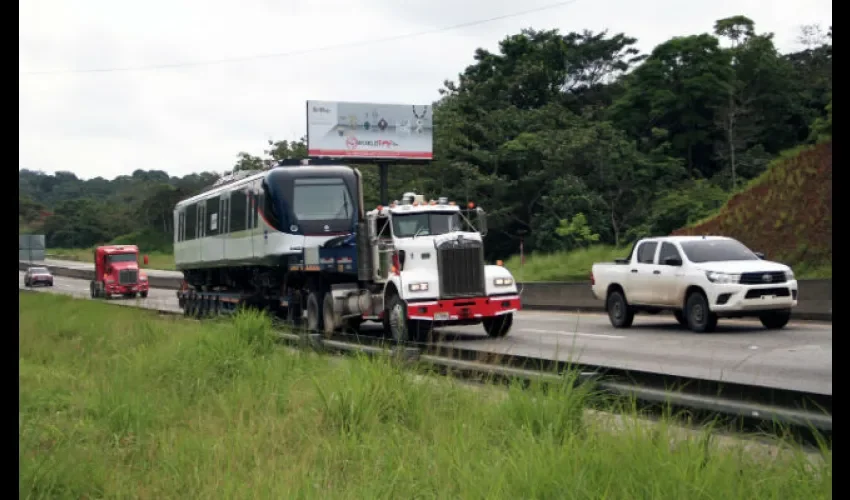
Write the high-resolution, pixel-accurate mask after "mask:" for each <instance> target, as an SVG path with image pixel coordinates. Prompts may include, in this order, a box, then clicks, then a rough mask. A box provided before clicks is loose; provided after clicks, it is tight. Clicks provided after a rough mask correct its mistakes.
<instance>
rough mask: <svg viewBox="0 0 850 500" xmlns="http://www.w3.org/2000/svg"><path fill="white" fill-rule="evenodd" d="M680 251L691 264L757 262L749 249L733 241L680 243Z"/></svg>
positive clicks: (756, 258) (755, 256) (756, 257)
mask: <svg viewBox="0 0 850 500" xmlns="http://www.w3.org/2000/svg"><path fill="white" fill-rule="evenodd" d="M682 250H684V251H685V255H687V256H688V260H690V261H691V262H697V263H699V262H723V261H730V260H759V258H758V256H757V255H756V254H754V253H753V252H752V251H750V249H749V248H747V247H746V246H744V245H743V244H742V243H740V242H738V241H735V240H700V241H685V242H682Z"/></svg>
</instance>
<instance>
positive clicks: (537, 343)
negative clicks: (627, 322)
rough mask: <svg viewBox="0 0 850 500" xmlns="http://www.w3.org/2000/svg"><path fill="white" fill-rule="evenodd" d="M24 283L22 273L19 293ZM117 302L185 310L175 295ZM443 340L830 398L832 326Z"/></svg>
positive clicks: (749, 324) (726, 324) (584, 328)
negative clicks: (824, 395)
mask: <svg viewBox="0 0 850 500" xmlns="http://www.w3.org/2000/svg"><path fill="white" fill-rule="evenodd" d="M23 276H24V273H23V272H21V271H19V273H18V277H19V279H18V281H19V287H20V288H24V284H23V283H24V282H23ZM37 290H39V291H44V292H52V293H63V294H68V295H73V296H77V297H83V298H88V296H89V292H88V281H86V280H79V279H72V278H64V277H59V276H57V277H55V278H54V287H53V288H41V287H39V288H37ZM112 302H114V303H122V304H126V305H139V306H141V307H148V308H156V309H163V310H173V311H179V308H178V307H177V298H176V295H175V292H174V291H173V290H161V289H151V291H150V294H149V296H148V298H147V299H123V298H119V299H115V300H113V301H112ZM368 330H370V331H374V328H368ZM443 333H444V334H445V335H446V339H447V340H446V342H445V343H446V344H449V345H455V346H458V347H464V348H468V349H477V350H481V351H484V352H494V353H505V354H517V355H523V356H530V357H537V358H546V359H560V360H571V361H574V362H580V363H587V364H593V365H602V366H609V367H616V368H625V369H632V370H645V371H651V372H658V373H669V374H672V375H680V376H688V377H700V378H706V379H712V380H723V381H728V382H738V383H743V384H749V385H763V386H770V387H778V388H786V389H796V390H803V391H810V392H815V393H822V394H832V325H831V324H824V323H813V322H792V323H790V324H789V325H788V326H787V327H786V328H785V329H783V330H779V331H768V330H765V329H764V328H763V327H762V326H761V324H760V323H759V322H758V321H748V320H725V321H724V320H721V321H720V323H719V326H718V329H717V331H716V332H714V333H711V334H695V333H692V332H690V331H688V330H686V329H684V328H682V327H680V326H679V325H678V323H676V320H675V319H673V318H672V316H661V315H659V316H637V317H636V318H635V322H634V325H633V326H632V328H629V329H625V330H617V329H614V328H613V327H611V325H610V323H609V322H608V317H607V316H605V315H601V314H588V313H584V314H568V313H557V312H537V311H521V312H520V313H518V314H517V315H516V317H515V318H514V326H513V329H512V330H511V333H510V335H508V336H507V337H505V338H503V339H497V340H493V339H489V338H487V336H486V335H485V334H484V331H483V329H482V328H481V327H480V326H470V327H457V328H448V329H445V330H443Z"/></svg>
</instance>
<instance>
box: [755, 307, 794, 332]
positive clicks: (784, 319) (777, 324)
mask: <svg viewBox="0 0 850 500" xmlns="http://www.w3.org/2000/svg"><path fill="white" fill-rule="evenodd" d="M759 319H760V320H761V324H762V325H764V327H765V328H767V329H768V330H779V329H781V328H784V327H785V325H787V324H788V321H789V320H790V319H791V311H769V312H766V313H762V314H761V315H759Z"/></svg>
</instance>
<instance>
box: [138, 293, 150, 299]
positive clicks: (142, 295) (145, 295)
mask: <svg viewBox="0 0 850 500" xmlns="http://www.w3.org/2000/svg"><path fill="white" fill-rule="evenodd" d="M139 296H140V297H141V298H143V299H146V298H148V292H142V293H140V294H139Z"/></svg>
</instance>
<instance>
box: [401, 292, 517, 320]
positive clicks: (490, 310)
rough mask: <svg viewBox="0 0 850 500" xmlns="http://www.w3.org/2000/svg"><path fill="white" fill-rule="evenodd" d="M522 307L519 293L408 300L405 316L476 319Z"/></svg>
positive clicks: (514, 310)
mask: <svg viewBox="0 0 850 500" xmlns="http://www.w3.org/2000/svg"><path fill="white" fill-rule="evenodd" d="M520 309H522V304H521V303H520V298H519V295H504V296H494V297H475V298H469V299H466V298H461V299H443V300H431V301H422V302H408V304H407V317H408V318H410V319H412V320H424V321H437V322H442V321H449V322H451V321H478V320H482V319H484V318H492V317H495V316H501V315H503V314H509V313H513V312H516V311H519V310H520Z"/></svg>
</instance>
